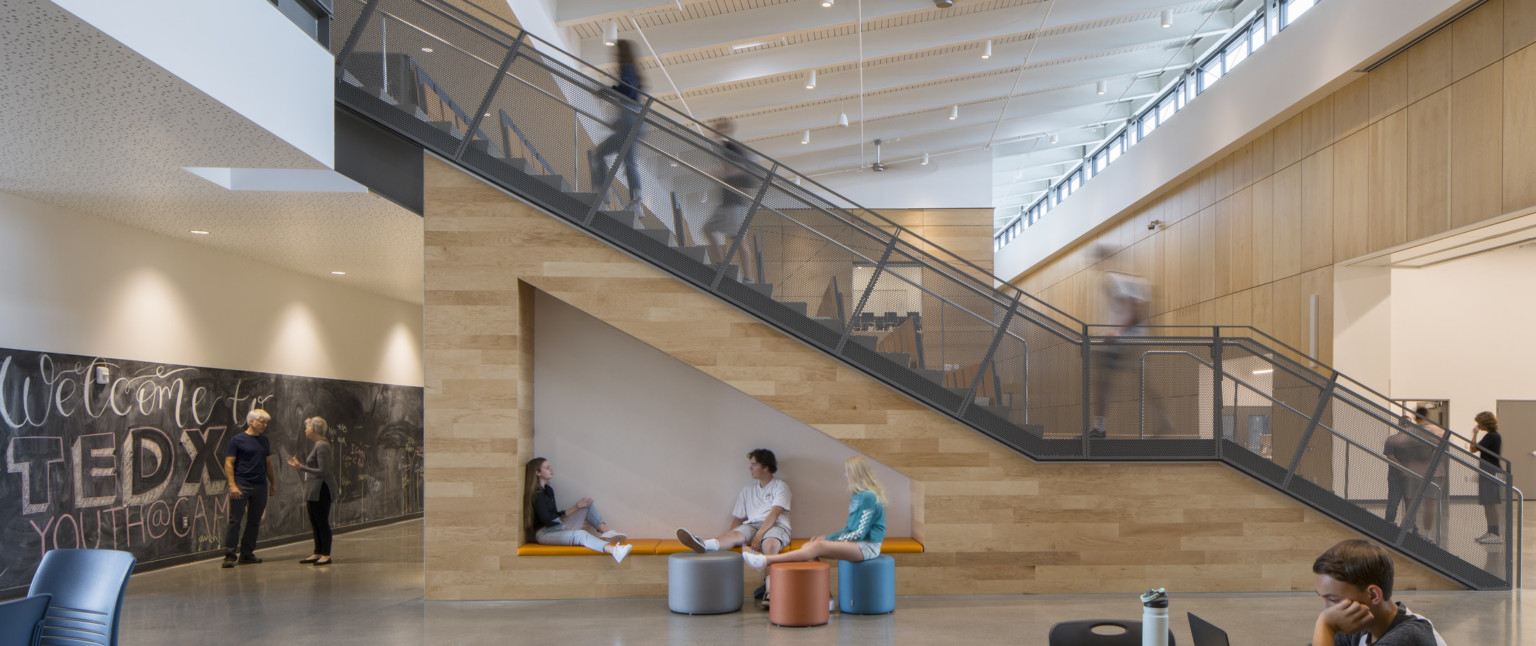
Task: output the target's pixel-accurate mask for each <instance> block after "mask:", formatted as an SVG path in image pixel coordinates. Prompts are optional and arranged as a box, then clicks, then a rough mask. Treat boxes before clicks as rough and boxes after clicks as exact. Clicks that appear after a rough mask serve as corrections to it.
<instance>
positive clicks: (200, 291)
mask: <svg viewBox="0 0 1536 646" xmlns="http://www.w3.org/2000/svg"><path fill="white" fill-rule="evenodd" d="M273 244H280V241H277V240H274V241H273ZM0 322H3V323H0V347H10V348H19V349H24V350H40V351H47V352H61V353H69V354H81V355H88V356H89V355H94V356H102V357H112V358H119V359H134V360H139V361H153V362H161V363H173V364H183V365H191V366H202V367H210V368H226V369H233V370H251V371H257V372H270V373H279V374H289V375H301V376H308V377H322V378H328V379H346V380H354V381H368V382H376V383H389V384H399V385H405V386H420V385H422V337H421V307H420V306H417V305H412V304H409V303H404V302H401V301H396V300H393V299H389V298H385V297H382V296H376V295H373V294H370V293H367V292H362V291H358V290H354V289H350V288H347V287H345V286H342V285H340V284H337V283H333V282H331V281H326V280H321V279H318V278H313V277H310V276H305V275H302V274H298V273H295V272H291V271H288V270H285V269H279V268H277V267H273V266H271V265H265V264H262V263H258V262H255V261H251V260H246V259H244V258H240V257H237V256H233V255H230V254H224V253H219V252H217V251H214V250H212V249H210V248H207V247H202V246H198V245H194V244H188V243H185V242H180V241H177V240H173V239H170V238H165V237H161V236H157V235H154V234H151V233H148V232H146V231H142V230H140V229H135V228H132V227H127V226H124V225H121V224H117V223H114V222H110V221H107V220H104V219H102V218H98V217H94V216H89V215H84V214H80V213H76V212H73V211H68V210H65V209H61V208H57V207H53V206H49V205H46V204H42V203H40V202H35V201H31V200H26V199H23V198H20V197H16V196H14V195H9V194H5V193H0Z"/></svg>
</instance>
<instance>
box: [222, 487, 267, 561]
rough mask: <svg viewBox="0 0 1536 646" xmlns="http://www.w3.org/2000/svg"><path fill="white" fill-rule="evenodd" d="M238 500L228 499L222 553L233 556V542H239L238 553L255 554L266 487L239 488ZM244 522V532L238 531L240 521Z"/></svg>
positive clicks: (265, 497)
mask: <svg viewBox="0 0 1536 646" xmlns="http://www.w3.org/2000/svg"><path fill="white" fill-rule="evenodd" d="M240 493H241V496H240V497H239V498H230V499H229V527H228V528H227V529H225V530H224V553H225V554H235V553H236V552H235V541H239V549H240V551H239V553H240V554H241V555H251V554H254V553H255V552H256V535H257V534H258V533H260V532H261V515H262V514H263V513H265V512H266V511H267V485H265V484H262V485H259V486H255V487H241V488H240ZM242 518H244V520H245V532H243V533H242V532H241V531H240V520H241V519H242Z"/></svg>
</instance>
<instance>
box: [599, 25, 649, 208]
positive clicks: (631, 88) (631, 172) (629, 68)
mask: <svg viewBox="0 0 1536 646" xmlns="http://www.w3.org/2000/svg"><path fill="white" fill-rule="evenodd" d="M614 53H615V57H616V59H617V60H618V63H619V84H618V85H615V86H613V90H614V91H615V92H618V93H619V95H620V96H622V97H623V98H624V99H627V100H626V101H620V102H618V105H617V106H616V107H617V109H618V111H619V117H618V118H617V119H614V121H613V124H612V125H611V126H609V127H610V128H613V134H611V135H608V138H607V139H604V140H603V142H602V143H600V144H598V145H597V149H595V150H593V151H592V187H593V189H594V190H596V188H597V186H598V185H599V184H601V183H602V181H603V176H604V175H606V172H605V170H604V169H605V167H606V165H607V163H608V156H609V155H617V154H618V152H619V149H620V148H623V147H624V139H625V138H627V137H628V136H629V131H630V129H631V128H634V127H635V125H636V121H637V117H638V114H637V111H638V110H639V107H640V106H639V103H640V69H639V68H638V67H635V46H634V44H633V43H631V42H629V41H627V40H620V41H617V42H615V43H614ZM637 137H638V136H637ZM639 149H640V142H639V141H638V140H637V141H635V143H634V145H632V146H630V147H629V150H628V151H627V152H625V153H624V176H625V177H626V178H628V180H629V202H630V204H634V203H635V202H638V201H640V166H639V165H637V164H636V163H635V152H636V151H637V150H639Z"/></svg>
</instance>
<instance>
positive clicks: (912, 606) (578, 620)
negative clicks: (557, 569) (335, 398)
mask: <svg viewBox="0 0 1536 646" xmlns="http://www.w3.org/2000/svg"><path fill="white" fill-rule="evenodd" d="M1532 524H1536V523H1533V522H1532V521H1529V520H1528V521H1527V525H1526V526H1527V528H1529V527H1530V526H1531V525H1532ZM1530 543H1531V542H1530V541H1527V544H1526V546H1525V549H1524V552H1525V557H1526V558H1525V562H1526V566H1525V571H1526V573H1527V576H1526V577H1525V580H1526V581H1527V582H1528V583H1527V586H1528V587H1529V586H1531V585H1536V584H1533V583H1530V582H1532V581H1536V580H1533V579H1532V578H1531V577H1530V574H1531V573H1532V571H1533V570H1532V568H1533V567H1536V566H1532V565H1531V557H1532V556H1536V549H1533V547H1532V546H1531V544H1530ZM334 553H335V554H336V564H335V565H332V566H329V567H325V568H316V567H312V566H307V565H299V564H298V563H297V562H296V561H297V560H298V559H300V558H302V557H304V556H308V545H307V544H299V545H290V546H286V547H278V548H271V549H267V550H263V551H261V553H260V555H261V556H262V557H264V558H265V559H266V562H265V563H262V564H259V565H245V566H240V567H238V568H234V569H232V570H224V569H221V568H220V567H219V565H218V562H216V561H204V562H201V563H194V564H190V565H183V566H178V567H173V568H168V569H164V570H158V571H154V572H146V573H142V574H138V575H135V576H134V577H133V579H132V581H131V582H130V584H129V586H128V596H127V599H126V600H125V601H124V605H123V613H124V623H123V626H122V632H121V643H123V644H125V645H126V646H139V645H156V646H160V645H165V646H173V645H179V644H187V645H198V646H202V645H217V646H242V645H247V644H249V645H253V646H254V645H261V646H288V645H292V644H325V645H327V646H332V645H335V646H340V645H344V644H379V645H392V644H410V645H413V646H414V645H427V644H430V645H432V646H444V645H449V644H533V643H540V642H559V643H562V644H604V645H614V646H619V645H629V644H892V643H894V644H933V643H950V644H955V643H982V642H999V643H1012V644H1045V641H1046V640H1045V636H1046V633H1047V632H1048V631H1049V630H1050V627H1051V625H1052V624H1054V623H1056V622H1057V621H1061V620H1064V619H1081V618H1123V619H1133V618H1138V617H1139V616H1140V613H1141V608H1140V604H1139V603H1138V602H1137V600H1136V598H1135V596H1134V595H1032V596H964V597H957V596H946V597H901V598H899V599H897V603H896V605H897V611H896V612H895V613H894V614H890V615H884V616H877V617H863V616H853V615H847V616H839V615H836V614H834V615H833V616H832V621H831V623H829V624H828V625H826V626H821V627H815V628H778V627H774V626H771V625H769V623H768V618H767V613H765V612H761V611H758V610H755V609H753V608H752V607H751V605H750V604H747V609H745V610H744V611H742V612H738V613H733V614H728V615H717V616H704V617H689V616H683V615H675V614H672V613H670V612H668V611H667V605H666V600H665V599H631V600H609V601H496V602H426V601H424V600H423V597H422V580H423V574H422V539H421V521H419V520H417V521H408V522H402V523H398V524H395V525H390V526H387V527H380V528H375V529H369V530H365V531H359V532H354V533H349V534H345V535H341V536H338V537H337V539H336V545H335V549H334ZM1397 597H1398V599H1399V600H1401V601H1403V602H1404V603H1406V604H1408V606H1409V607H1410V608H1412V609H1413V610H1414V611H1415V612H1418V613H1421V614H1424V615H1425V616H1428V617H1429V618H1430V619H1431V620H1433V621H1434V622H1435V625H1436V626H1437V627H1438V628H1439V630H1440V632H1441V634H1443V635H1444V636H1445V638H1446V641H1447V642H1448V643H1450V644H1498V645H1504V644H1531V645H1533V646H1536V597H1529V598H1528V597H1525V596H1524V594H1523V592H1522V591H1515V592H1405V593H1401V594H1399V595H1397ZM1320 609H1321V606H1320V604H1319V601H1318V599H1317V597H1316V596H1315V595H1313V594H1311V593H1284V594H1281V593H1262V594H1240V595H1232V594H1180V593H1178V592H1177V591H1175V592H1174V599H1173V613H1172V614H1173V617H1174V621H1173V622H1172V624H1173V631H1174V634H1175V636H1176V637H1177V641H1178V643H1180V644H1186V645H1187V644H1191V643H1192V642H1191V641H1190V635H1189V624H1188V621H1187V620H1186V619H1185V614H1184V613H1185V612H1194V613H1195V614H1198V615H1200V616H1202V617H1204V618H1205V619H1207V620H1209V621H1211V622H1213V623H1215V624H1216V625H1218V626H1221V627H1222V628H1225V629H1226V630H1227V631H1228V633H1229V634H1230V636H1231V638H1232V643H1233V644H1234V645H1237V646H1245V645H1267V644H1304V643H1306V642H1307V641H1309V640H1310V637H1311V634H1310V633H1311V627H1312V622H1313V620H1314V619H1315V618H1316V615H1317V612H1318V610H1320ZM1525 617H1529V619H1525Z"/></svg>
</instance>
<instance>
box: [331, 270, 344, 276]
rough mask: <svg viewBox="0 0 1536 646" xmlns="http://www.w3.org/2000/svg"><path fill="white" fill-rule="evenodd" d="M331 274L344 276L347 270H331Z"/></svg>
mask: <svg viewBox="0 0 1536 646" xmlns="http://www.w3.org/2000/svg"><path fill="white" fill-rule="evenodd" d="M331 275H332V276H345V275H347V272H344V271H333V272H331Z"/></svg>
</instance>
